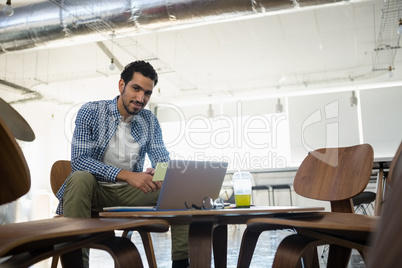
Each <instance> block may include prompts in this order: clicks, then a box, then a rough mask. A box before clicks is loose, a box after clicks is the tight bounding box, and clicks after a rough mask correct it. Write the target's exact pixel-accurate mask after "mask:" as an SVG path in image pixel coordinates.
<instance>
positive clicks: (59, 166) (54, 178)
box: [50, 160, 166, 268]
mask: <svg viewBox="0 0 402 268" xmlns="http://www.w3.org/2000/svg"><path fill="white" fill-rule="evenodd" d="M70 173H71V161H69V160H58V161H56V162H55V163H54V164H53V165H52V168H51V170H50V185H51V187H52V191H53V193H54V195H56V193H57V191H58V190H59V189H60V187H61V186H62V185H63V183H64V181H65V180H66V178H67V177H68V175H70ZM133 231H138V233H139V234H140V236H141V240H142V244H143V246H144V250H145V254H146V256H147V261H148V266H149V267H150V268H153V267H155V268H156V267H157V264H156V258H155V252H154V247H153V244H152V238H151V234H150V232H158V233H160V232H166V228H165V227H162V228H159V226H141V227H139V228H134V229H132V230H125V231H124V232H123V237H127V238H128V239H131V236H132V233H133ZM52 267H57V258H53V263H52Z"/></svg>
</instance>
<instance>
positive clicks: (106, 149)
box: [56, 61, 188, 267]
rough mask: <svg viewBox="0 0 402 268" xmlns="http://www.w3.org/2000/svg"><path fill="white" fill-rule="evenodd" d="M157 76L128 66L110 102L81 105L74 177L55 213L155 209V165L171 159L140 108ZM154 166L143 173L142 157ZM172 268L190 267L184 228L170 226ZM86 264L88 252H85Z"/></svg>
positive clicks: (155, 125)
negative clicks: (107, 209)
mask: <svg viewBox="0 0 402 268" xmlns="http://www.w3.org/2000/svg"><path fill="white" fill-rule="evenodd" d="M157 82H158V75H157V73H156V71H155V70H154V68H153V67H152V66H151V65H150V64H149V63H147V62H144V61H135V62H132V63H130V64H128V65H127V66H126V67H125V69H124V70H123V72H122V73H121V76H120V80H119V84H118V86H119V92H120V95H119V96H117V97H116V98H114V99H113V100H106V101H95V102H89V103H86V104H84V105H83V106H82V107H81V108H80V110H79V112H78V114H77V118H76V121H75V130H74V135H73V140H72V144H71V167H72V171H73V172H72V173H71V174H70V176H69V177H68V178H67V179H66V181H65V182H64V184H63V186H62V187H61V188H60V189H59V191H58V193H57V197H58V199H59V201H60V202H59V206H58V208H57V210H56V213H58V214H63V215H64V216H65V217H75V218H90V217H91V214H92V212H100V211H102V209H103V207H110V206H144V205H156V202H157V200H158V197H159V192H160V189H161V187H162V182H154V181H152V178H153V174H154V167H155V165H156V163H158V162H167V161H169V152H168V151H167V150H166V147H165V145H164V142H163V139H162V130H161V128H160V126H159V122H158V119H157V118H156V116H155V115H153V114H152V113H151V111H149V110H146V109H143V108H144V107H145V106H146V104H147V103H148V101H149V99H150V98H151V95H152V91H153V88H154V87H155V86H156V84H157ZM146 154H147V155H148V158H149V159H150V161H151V165H152V167H153V168H148V169H147V170H146V171H143V168H144V162H145V156H146ZM171 231H172V260H173V265H172V266H173V267H187V266H188V226H172V227H171ZM83 253H84V254H83V255H84V263H85V265H86V266H88V265H89V263H88V254H89V251H88V249H86V250H84V251H83Z"/></svg>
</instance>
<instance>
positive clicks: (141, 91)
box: [119, 72, 154, 116]
mask: <svg viewBox="0 0 402 268" xmlns="http://www.w3.org/2000/svg"><path fill="white" fill-rule="evenodd" d="M153 88H154V81H152V80H151V79H150V78H148V77H145V76H143V75H142V74H141V73H137V72H136V73H134V74H133V77H132V79H131V80H130V82H128V83H127V84H125V83H124V81H123V79H120V81H119V91H120V97H121V98H120V99H121V100H122V102H121V103H122V106H123V107H119V111H120V113H121V115H123V116H128V115H136V114H138V113H139V112H140V111H141V110H142V108H144V107H145V106H146V105H147V103H148V101H149V99H150V98H151V95H152V90H153ZM121 108H124V110H123V109H121Z"/></svg>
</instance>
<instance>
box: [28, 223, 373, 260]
mask: <svg viewBox="0 0 402 268" xmlns="http://www.w3.org/2000/svg"><path fill="white" fill-rule="evenodd" d="M244 228H245V226H244V225H232V226H229V228H228V267H236V264H237V257H238V252H239V248H240V241H241V236H242V233H243V230H244ZM291 233H292V231H291V230H280V231H270V232H264V233H263V234H262V235H261V237H260V239H259V241H258V244H257V247H256V250H255V252H254V256H253V259H252V262H251V267H256V268H257V267H258V268H260V267H271V266H272V262H273V259H274V255H275V251H276V248H277V246H278V244H279V242H280V241H281V240H282V239H283V238H284V237H285V236H287V235H289V234H291ZM118 235H120V234H118ZM132 241H133V242H134V244H135V245H136V246H137V248H138V250H139V252H140V253H141V257H142V260H143V263H144V267H148V265H147V261H146V257H145V253H144V250H143V247H142V244H141V239H140V237H139V235H138V234H136V233H135V234H134V235H133V237H132ZM152 241H153V243H154V249H155V255H156V261H157V264H158V267H161V268H167V267H171V261H170V248H171V247H170V233H169V232H167V233H162V234H161V233H155V234H152ZM322 252H323V247H320V248H319V251H318V254H319V256H320V267H326V264H325V260H326V257H325V252H324V255H322ZM50 263H51V262H50V260H45V261H42V262H40V263H38V264H36V265H34V266H33V267H35V268H45V267H50ZM59 267H61V265H59ZM90 267H91V268H108V267H114V264H113V260H112V258H111V257H110V255H109V254H108V253H105V252H104V251H101V250H91V255H90ZM211 267H214V264H213V263H211ZM349 267H352V268H360V267H365V265H364V263H363V261H362V259H361V257H360V255H359V254H358V253H357V252H355V251H353V252H352V257H351V259H350V263H349Z"/></svg>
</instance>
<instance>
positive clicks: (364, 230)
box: [247, 212, 379, 245]
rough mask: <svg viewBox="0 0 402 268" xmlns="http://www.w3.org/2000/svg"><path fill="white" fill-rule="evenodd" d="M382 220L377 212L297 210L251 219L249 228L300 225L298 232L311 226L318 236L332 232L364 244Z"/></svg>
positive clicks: (284, 227)
mask: <svg viewBox="0 0 402 268" xmlns="http://www.w3.org/2000/svg"><path fill="white" fill-rule="evenodd" d="M378 220H379V217H376V216H366V215H360V214H353V213H341V212H315V213H297V214H293V215H290V216H289V217H286V216H285V217H284V218H256V219H251V220H249V221H248V222H247V228H248V229H249V230H250V231H253V229H255V230H257V231H259V230H268V229H278V228H279V229H287V228H292V229H297V232H298V233H303V232H304V231H305V230H309V231H313V232H315V235H313V236H315V238H318V239H325V240H328V239H331V238H328V237H327V236H328V235H331V236H333V239H337V240H339V239H345V240H347V241H348V242H347V243H359V244H363V245H364V244H367V243H368V237H369V234H370V233H371V232H372V231H373V230H374V228H375V226H376V224H377V222H378ZM299 228H300V229H299ZM309 235H311V233H309ZM328 242H330V241H328ZM345 243H346V242H345Z"/></svg>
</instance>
